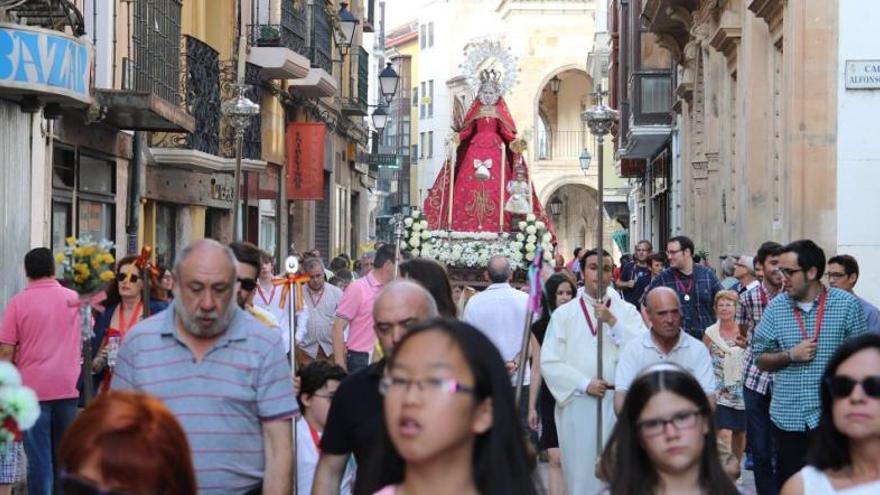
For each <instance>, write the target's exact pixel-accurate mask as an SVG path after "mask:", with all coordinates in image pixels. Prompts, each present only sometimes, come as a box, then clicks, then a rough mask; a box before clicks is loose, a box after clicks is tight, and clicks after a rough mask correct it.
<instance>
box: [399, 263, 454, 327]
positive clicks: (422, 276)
mask: <svg viewBox="0 0 880 495" xmlns="http://www.w3.org/2000/svg"><path fill="white" fill-rule="evenodd" d="M400 275H401V276H402V277H405V278H409V279H412V280H414V281H416V282H417V283H418V284H419V285H421V286H422V287H424V288H425V289H428V292H430V293H431V295H432V296H434V302H436V303H437V311H439V312H440V316H445V317H449V318H455V317H456V316H458V314H457V309H456V306H455V302H453V300H452V284H450V283H449V275H447V274H446V268H443V265H441V264H440V263H437V262H436V261H434V260H430V259H427V258H412V259H408V260H406V261H404V262H403V263H401V264H400Z"/></svg>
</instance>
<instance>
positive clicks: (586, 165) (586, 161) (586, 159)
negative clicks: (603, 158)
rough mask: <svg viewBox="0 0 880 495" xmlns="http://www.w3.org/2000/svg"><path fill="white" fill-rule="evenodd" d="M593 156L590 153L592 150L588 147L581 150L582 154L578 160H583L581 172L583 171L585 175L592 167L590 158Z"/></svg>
mask: <svg viewBox="0 0 880 495" xmlns="http://www.w3.org/2000/svg"><path fill="white" fill-rule="evenodd" d="M592 158H593V157H592V156H591V155H590V150H588V149H587V148H584V151H581V156H580V157H579V158H578V160H579V161H580V162H581V172H583V173H584V175H587V170H589V169H590V160H591V159H592Z"/></svg>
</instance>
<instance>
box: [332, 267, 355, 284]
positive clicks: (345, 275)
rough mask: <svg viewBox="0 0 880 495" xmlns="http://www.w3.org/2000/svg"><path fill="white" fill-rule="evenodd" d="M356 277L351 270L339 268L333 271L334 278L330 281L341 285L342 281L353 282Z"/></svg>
mask: <svg viewBox="0 0 880 495" xmlns="http://www.w3.org/2000/svg"><path fill="white" fill-rule="evenodd" d="M353 278H354V277H353V276H352V275H351V270H339V271H336V272H333V278H331V279H330V283H331V284H333V285H334V286H336V287H339V283H340V282H351V280H352V279H353Z"/></svg>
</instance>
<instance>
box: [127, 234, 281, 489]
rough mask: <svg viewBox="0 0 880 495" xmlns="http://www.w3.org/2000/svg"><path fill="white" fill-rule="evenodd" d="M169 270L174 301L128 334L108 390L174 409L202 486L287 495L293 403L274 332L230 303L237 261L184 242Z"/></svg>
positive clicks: (205, 244) (219, 249)
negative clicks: (134, 393)
mask: <svg viewBox="0 0 880 495" xmlns="http://www.w3.org/2000/svg"><path fill="white" fill-rule="evenodd" d="M174 277H175V279H176V281H177V283H176V284H175V289H174V291H175V297H174V305H173V306H172V308H170V309H169V310H167V311H163V312H161V313H158V314H156V315H154V316H153V317H151V318H148V319H147V320H144V321H142V322H141V323H139V324H138V325H137V326H135V327H134V328H133V329H132V330H131V332H129V334H128V335H127V336H126V338H125V340H124V342H123V344H122V347H121V348H120V350H119V356H118V358H117V365H116V369H115V371H114V377H113V383H112V388H113V389H135V390H141V391H144V392H147V393H149V394H152V395H155V396H156V397H158V398H159V399H161V400H162V401H163V402H165V404H166V405H167V406H168V407H169V408H170V409H171V410H172V411H173V412H174V414H175V416H176V417H177V419H178V420H179V421H180V423H181V425H182V426H183V429H184V431H186V434H187V437H188V440H189V444H190V448H191V450H192V454H193V464H194V466H195V470H196V477H197V480H198V485H199V493H246V494H257V493H263V494H273V495H274V494H277V495H281V494H285V495H287V494H289V493H291V491H292V479H293V445H292V437H293V433H292V425H291V419H292V418H293V416H294V414H295V413H296V412H297V405H296V400H295V398H294V394H293V382H292V380H291V379H290V367H289V365H288V363H287V358H286V356H285V354H284V347H283V345H282V338H281V335H280V334H278V333H276V332H267V331H266V329H265V327H264V326H263V325H262V324H261V323H259V322H258V321H257V320H255V319H254V318H253V317H252V316H251V315H249V314H248V313H246V312H245V311H243V310H241V309H240V308H239V307H238V305H237V304H236V301H235V298H236V293H237V290H238V282H237V278H238V277H237V272H236V260H235V256H234V255H233V253H232V251H231V250H230V249H229V248H227V247H225V246H223V245H222V244H219V243H217V242H216V241H212V240H210V239H205V240H201V241H197V242H195V243H194V244H192V245H190V246H188V247H186V248H184V250H183V251H182V252H181V253H180V255H179V257H178V259H177V261H176V263H175V266H174Z"/></svg>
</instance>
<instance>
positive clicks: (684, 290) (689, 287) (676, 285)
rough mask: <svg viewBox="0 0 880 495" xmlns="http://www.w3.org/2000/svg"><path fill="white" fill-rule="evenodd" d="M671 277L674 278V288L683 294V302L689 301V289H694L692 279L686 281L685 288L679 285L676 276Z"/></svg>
mask: <svg viewBox="0 0 880 495" xmlns="http://www.w3.org/2000/svg"><path fill="white" fill-rule="evenodd" d="M672 276H673V277H674V278H675V287H676V288H677V289H678V290H679V292H682V293H684V300H685V301H690V300H691V296H690V292H691V289H692V288H693V287H694V277H693V276H691V278H690V279H688V284H687V287H685V286H684V284H683V283H681V281H680V280H679V279H678V275H675V274H673V275H672Z"/></svg>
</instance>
